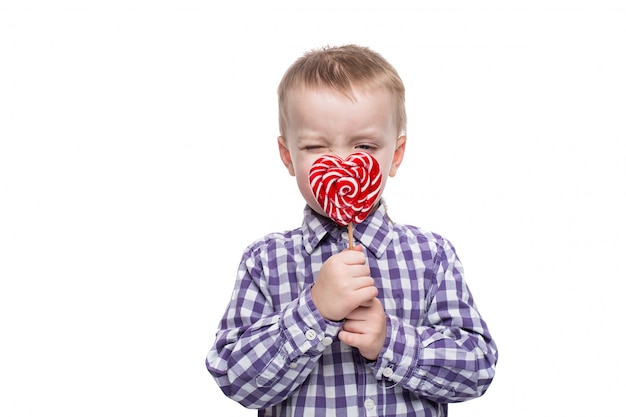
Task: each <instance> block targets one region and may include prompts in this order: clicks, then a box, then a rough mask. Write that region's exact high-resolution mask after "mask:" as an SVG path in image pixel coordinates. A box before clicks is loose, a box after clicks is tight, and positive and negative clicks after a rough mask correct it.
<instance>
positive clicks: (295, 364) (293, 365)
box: [289, 362, 298, 369]
mask: <svg viewBox="0 0 626 417" xmlns="http://www.w3.org/2000/svg"><path fill="white" fill-rule="evenodd" d="M289 367H290V368H291V369H296V368H297V367H298V364H297V363H295V362H291V363H290V364H289Z"/></svg>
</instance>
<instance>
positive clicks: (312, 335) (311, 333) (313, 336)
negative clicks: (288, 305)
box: [304, 329, 317, 340]
mask: <svg viewBox="0 0 626 417" xmlns="http://www.w3.org/2000/svg"><path fill="white" fill-rule="evenodd" d="M304 337H306V340H315V339H316V338H317V333H315V330H313V329H309V330H307V331H306V333H305V335H304Z"/></svg>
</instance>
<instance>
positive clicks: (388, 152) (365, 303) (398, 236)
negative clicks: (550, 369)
mask: <svg viewBox="0 0 626 417" xmlns="http://www.w3.org/2000/svg"><path fill="white" fill-rule="evenodd" d="M278 95H279V113H280V136H279V138H278V149H279V153H280V158H281V159H282V161H283V163H284V164H285V166H286V167H287V170H288V171H289V174H290V175H292V176H295V177H296V181H297V184H298V187H299V189H300V193H301V194H302V196H303V197H304V200H305V201H306V203H307V206H306V207H305V209H304V220H303V223H302V226H301V227H299V228H297V229H295V230H292V231H288V232H283V233H274V234H270V235H268V236H266V237H264V238H263V239H261V240H258V241H256V242H254V243H253V244H252V245H250V246H249V247H248V248H247V249H246V251H245V252H244V254H243V257H242V260H241V265H240V267H239V272H238V275H237V280H236V283H235V288H234V292H233V296H232V298H231V301H230V304H229V306H228V309H227V311H226V313H225V315H224V317H223V319H222V321H221V323H220V325H219V329H218V331H217V337H216V341H215V344H214V346H213V348H212V349H211V351H210V352H209V354H208V357H207V361H206V365H207V368H208V370H209V372H211V374H212V375H213V376H214V377H215V380H216V381H217V383H218V384H219V386H220V388H221V389H222V391H223V392H224V393H225V394H226V395H227V396H229V397H230V398H232V399H233V400H235V401H238V402H239V403H241V404H242V405H244V406H245V407H249V408H254V409H259V416H272V417H278V416H323V417H331V416H345V417H356V416H395V417H400V416H446V415H447V403H450V402H459V401H464V400H467V399H471V398H475V397H478V396H481V395H482V394H483V393H484V392H485V391H486V390H487V388H488V386H489V384H490V383H491V381H492V379H493V376H494V371H495V365H496V361H497V350H496V346H495V344H494V342H493V340H492V339H491V335H490V334H489V330H488V329H487V326H486V324H485V322H484V321H483V319H482V318H481V316H480V314H479V312H478V310H477V309H476V306H475V304H474V300H473V298H472V295H471V294H470V291H469V289H468V287H467V285H466V283H465V282H464V280H463V269H462V266H461V263H460V262H459V259H458V257H457V255H456V253H455V250H454V248H453V246H452V245H451V244H450V242H448V241H447V240H446V239H444V238H442V237H441V236H439V235H436V234H433V233H430V232H427V231H424V230H422V229H420V228H417V227H414V226H406V225H402V224H398V223H395V222H392V221H391V220H390V218H389V217H388V216H387V209H386V206H385V204H384V201H383V200H382V199H381V201H379V203H378V206H377V208H375V209H374V210H373V211H372V212H371V213H370V214H369V216H368V217H367V218H366V219H365V221H363V222H362V223H358V224H356V225H355V227H354V239H355V240H356V242H357V246H355V247H354V248H353V249H347V245H348V240H347V233H346V228H345V227H341V226H339V225H337V224H336V223H335V222H333V221H332V220H331V219H330V218H329V217H328V215H327V214H326V213H324V211H323V210H322V208H321V207H320V205H319V204H318V202H317V200H316V198H315V196H314V195H313V193H312V191H311V186H310V184H309V169H310V168H311V165H312V164H313V162H314V161H315V160H316V159H317V158H319V157H320V156H322V155H325V154H334V155H337V156H340V157H341V158H345V157H347V156H348V155H350V154H352V153H354V152H366V153H369V154H371V155H372V156H373V157H374V158H375V159H376V160H377V161H378V162H379V164H380V167H381V170H382V172H383V183H382V187H383V189H384V186H385V182H386V180H387V177H393V176H394V175H395V174H396V172H397V170H398V168H399V166H400V164H401V162H402V158H403V155H404V149H405V144H406V136H405V129H406V115H405V108H404V86H403V83H402V80H401V79H400V77H399V76H398V74H397V73H396V71H395V69H394V68H393V67H392V66H391V65H390V64H389V63H388V62H387V61H386V60H385V59H384V58H383V57H381V56H380V55H379V54H377V53H375V52H373V51H371V50H370V49H368V48H364V47H359V46H355V45H346V46H342V47H335V48H324V49H321V50H315V51H311V52H309V53H307V54H305V55H304V56H303V57H301V58H300V59H298V60H297V61H296V62H295V63H294V64H293V65H292V66H291V67H290V68H289V69H288V70H287V72H286V73H285V75H284V77H283V79H282V81H281V83H280V85H279V88H278Z"/></svg>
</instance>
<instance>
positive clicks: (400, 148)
mask: <svg viewBox="0 0 626 417" xmlns="http://www.w3.org/2000/svg"><path fill="white" fill-rule="evenodd" d="M405 147H406V135H402V136H399V137H398V139H396V150H395V151H394V152H393V159H392V161H391V169H390V170H389V176H390V177H395V175H396V172H398V168H399V167H400V164H401V163H402V159H403V158H404V149H405Z"/></svg>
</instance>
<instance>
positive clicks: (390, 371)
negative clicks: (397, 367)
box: [383, 366, 393, 378]
mask: <svg viewBox="0 0 626 417" xmlns="http://www.w3.org/2000/svg"><path fill="white" fill-rule="evenodd" d="M391 375H393V369H391V367H389V366H388V367H386V368H385V369H383V376H384V377H385V378H389V377H390V376H391Z"/></svg>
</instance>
